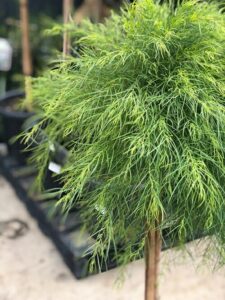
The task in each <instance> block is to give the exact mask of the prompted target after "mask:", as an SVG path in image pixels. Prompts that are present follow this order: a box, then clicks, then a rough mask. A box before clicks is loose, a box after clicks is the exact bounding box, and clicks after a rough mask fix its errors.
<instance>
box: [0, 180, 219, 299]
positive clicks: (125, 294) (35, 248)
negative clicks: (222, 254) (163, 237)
mask: <svg viewBox="0 0 225 300" xmlns="http://www.w3.org/2000/svg"><path fill="white" fill-rule="evenodd" d="M12 219H19V220H20V221H22V222H24V224H27V226H28V227H26V226H25V227H24V229H23V231H21V232H19V234H18V235H17V237H15V236H14V232H15V230H17V229H18V228H17V223H13V224H12V223H11V226H7V223H5V221H6V222H7V221H10V220H12ZM3 222H4V223H3ZM3 224H4V225H3ZM205 247H206V242H205V241H203V242H201V246H200V249H201V251H199V252H201V253H202V251H203V250H204V249H205ZM187 250H188V251H187V252H186V254H181V252H180V251H177V250H169V251H166V252H164V253H163V254H162V260H161V266H160V269H161V274H160V278H159V293H160V300H225V268H221V269H220V270H216V271H213V270H212V266H210V265H209V264H204V267H203V266H202V265H201V264H200V262H201V261H202V256H201V253H199V252H198V255H197V254H196V253H195V251H194V247H193V243H192V244H190V245H189V246H188V249H187ZM193 257H194V258H195V259H193ZM120 274H121V272H120V270H119V269H115V270H111V271H109V272H106V273H103V274H100V275H95V276H92V277H89V278H87V279H83V280H80V281H78V280H76V279H74V277H73V276H72V275H71V273H70V271H69V270H68V269H67V267H66V266H65V265H64V263H63V261H62V259H61V257H60V255H59V254H58V252H57V250H56V249H55V247H54V245H53V244H52V243H51V241H50V240H48V239H47V238H46V237H45V236H44V235H43V234H42V233H41V232H40V230H39V229H38V226H37V224H36V222H35V221H34V220H33V219H32V218H31V217H30V215H29V214H28V213H27V211H26V209H25V208H24V206H23V204H21V202H20V201H19V200H18V199H17V197H16V195H15V194H14V192H13V190H12V189H11V187H10V186H9V184H8V183H7V182H6V181H5V180H4V179H3V178H2V177H0V300H61V299H63V300H89V299H90V300H105V299H107V300H142V299H143V293H144V285H143V282H144V263H143V260H141V261H137V262H134V263H132V264H130V265H129V266H128V267H127V270H126V273H124V283H123V284H121V283H122V280H121V279H118V278H119V276H120ZM120 277H121V276H120Z"/></svg>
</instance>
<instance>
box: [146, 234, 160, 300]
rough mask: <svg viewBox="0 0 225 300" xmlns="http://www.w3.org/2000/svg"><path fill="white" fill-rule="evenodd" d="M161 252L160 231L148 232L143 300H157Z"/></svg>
mask: <svg viewBox="0 0 225 300" xmlns="http://www.w3.org/2000/svg"><path fill="white" fill-rule="evenodd" d="M160 251H161V235H160V230H158V229H153V230H150V231H149V232H148V235H147V238H146V251H145V261H146V270H145V300H157V299H158V295H157V284H158V268H159V260H160Z"/></svg>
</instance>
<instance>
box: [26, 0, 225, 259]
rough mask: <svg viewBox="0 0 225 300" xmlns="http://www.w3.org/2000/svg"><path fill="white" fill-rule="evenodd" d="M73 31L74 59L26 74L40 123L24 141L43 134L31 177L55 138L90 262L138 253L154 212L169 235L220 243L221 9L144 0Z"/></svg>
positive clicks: (64, 194)
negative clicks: (89, 238) (89, 241)
mask: <svg viewBox="0 0 225 300" xmlns="http://www.w3.org/2000/svg"><path fill="white" fill-rule="evenodd" d="M76 35H78V36H80V37H81V38H80V40H79V42H78V46H79V47H80V49H81V53H82V55H81V56H80V57H79V58H78V57H71V58H68V60H67V61H64V62H62V63H60V64H59V65H58V67H57V68H55V69H53V70H49V71H47V72H46V73H45V74H44V75H43V76H42V77H40V78H37V79H35V80H34V98H36V99H38V101H39V105H40V108H41V117H42V121H41V122H39V124H38V125H36V126H35V127H34V128H33V130H32V131H31V132H30V133H29V134H28V135H27V136H26V138H27V140H29V138H30V137H35V136H36V134H37V133H38V132H39V129H40V128H43V127H44V132H45V134H46V136H48V139H46V140H45V141H43V142H42V143H41V144H40V145H39V146H38V147H37V148H36V150H35V153H34V156H33V161H34V162H35V163H36V164H37V166H38V168H39V170H40V172H39V177H38V181H39V183H40V182H41V180H42V178H43V174H44V172H45V169H46V167H47V165H48V163H49V160H50V159H51V150H50V149H51V147H50V145H52V143H54V142H56V141H57V142H59V143H62V144H63V145H65V146H66V147H67V149H69V153H70V154H69V159H68V163H67V164H66V166H65V167H64V168H63V171H62V174H61V176H62V182H63V183H64V186H63V188H62V190H60V193H61V199H60V203H61V204H62V205H63V207H64V209H65V210H68V209H70V208H71V207H72V206H74V205H79V206H80V207H81V208H82V211H83V217H84V223H85V224H86V225H87V226H89V224H90V223H92V230H93V232H94V233H95V238H96V243H95V245H94V248H93V249H94V254H95V255H97V257H100V258H101V259H102V260H100V261H99V264H100V265H101V263H102V262H103V261H104V259H106V258H107V255H108V253H109V250H110V248H113V249H114V253H115V259H117V260H118V261H119V262H123V263H125V262H127V261H130V260H133V259H136V258H138V257H140V256H141V255H142V254H143V249H144V244H145V239H146V234H147V230H148V229H154V226H155V220H157V219H158V218H159V217H160V218H161V220H162V223H161V225H160V228H159V229H160V230H162V231H163V232H164V236H166V237H167V238H169V239H170V240H176V241H179V243H180V244H184V242H185V241H186V240H187V239H190V238H193V237H195V236H196V235H197V234H199V233H200V234H206V233H211V234H215V236H216V237H217V238H218V242H219V244H220V245H221V248H220V249H223V245H224V232H225V223H224V217H225V216H224V211H225V207H224V196H225V192H224V183H225V166H224V151H225V148H224V146H225V145H224V143H225V131H224V129H225V108H224V101H225V98H224V95H225V52H224V49H225V17H224V15H222V14H220V13H219V11H218V7H217V5H215V4H207V3H203V2H201V3H199V2H197V1H187V2H184V3H183V4H182V5H181V6H180V7H178V9H177V10H176V12H173V11H171V9H170V8H169V7H168V6H167V5H162V6H160V5H158V4H155V3H153V1H152V0H143V1H140V2H138V3H137V4H134V5H132V6H130V7H129V8H128V9H127V10H124V11H123V12H122V15H121V16H115V15H113V16H112V18H110V19H109V20H108V21H107V22H106V24H104V25H103V24H101V25H93V24H91V23H89V22H85V23H84V24H83V27H81V28H77V30H76ZM93 220H94V222H93ZM217 247H218V245H217V244H214V249H216V248H217ZM121 249H122V250H121Z"/></svg>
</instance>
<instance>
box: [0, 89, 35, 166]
mask: <svg viewBox="0 0 225 300" xmlns="http://www.w3.org/2000/svg"><path fill="white" fill-rule="evenodd" d="M24 96H25V94H24V92H21V91H10V92H7V93H6V94H5V95H4V96H3V97H1V98H0V124H1V133H2V134H1V135H2V137H1V139H2V142H5V143H6V144H7V148H8V152H9V154H10V155H11V156H13V157H14V158H15V159H16V160H17V161H18V162H19V163H22V164H23V163H25V162H26V158H27V155H28V154H27V153H26V152H24V149H25V146H24V145H23V143H22V142H21V140H19V139H18V140H16V141H14V142H13V141H12V139H13V138H15V137H16V136H17V135H18V134H20V133H21V132H22V130H23V125H24V122H25V121H27V119H28V118H29V117H31V116H32V115H33V113H30V112H26V111H14V110H10V109H9V106H10V104H12V103H14V102H15V101H17V100H19V99H21V98H23V97H24Z"/></svg>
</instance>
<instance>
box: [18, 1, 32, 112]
mask: <svg viewBox="0 0 225 300" xmlns="http://www.w3.org/2000/svg"><path fill="white" fill-rule="evenodd" d="M20 21H21V32H22V66H23V74H24V75H25V93H26V99H25V107H26V109H27V110H28V111H32V84H31V75H32V72H33V68H32V61H31V50H30V36H29V14H28V1H27V0H20Z"/></svg>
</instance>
